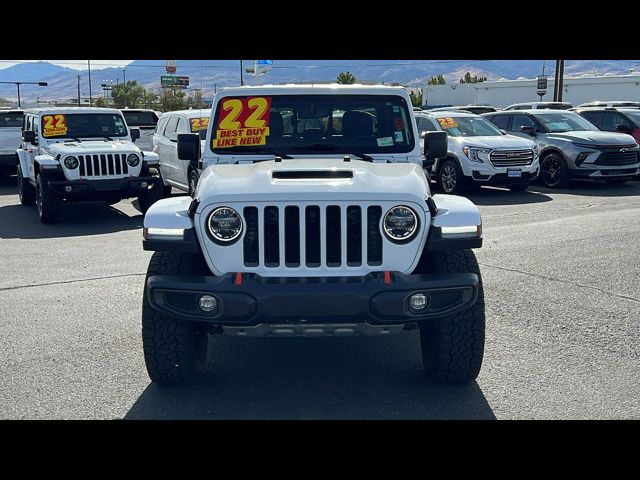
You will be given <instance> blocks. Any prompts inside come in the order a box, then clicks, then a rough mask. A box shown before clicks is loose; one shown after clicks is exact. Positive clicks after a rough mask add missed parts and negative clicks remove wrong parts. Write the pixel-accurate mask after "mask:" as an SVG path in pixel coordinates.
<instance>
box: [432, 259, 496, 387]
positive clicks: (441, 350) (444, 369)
mask: <svg viewBox="0 0 640 480" xmlns="http://www.w3.org/2000/svg"><path fill="white" fill-rule="evenodd" d="M423 260H424V262H421V264H424V266H425V269H427V270H428V271H430V272H433V273H475V274H476V275H478V278H479V280H480V285H479V291H478V299H477V301H476V303H475V304H474V305H473V306H472V307H471V308H469V309H468V310H465V311H463V312H460V313H457V314H454V315H450V316H448V317H443V318H440V319H435V320H427V321H424V322H421V326H420V344H421V348H422V361H423V363H424V368H425V373H426V376H427V378H428V379H429V380H434V381H437V382H445V383H469V382H471V381H473V380H475V379H476V378H477V377H478V374H479V373H480V368H481V366H482V357H483V356H484V335H485V313H484V291H483V288H482V277H481V276H480V268H479V266H478V261H477V260H476V257H475V255H474V253H473V252H472V251H471V250H452V251H443V252H432V253H429V254H428V255H427V256H426V258H424V259H423Z"/></svg>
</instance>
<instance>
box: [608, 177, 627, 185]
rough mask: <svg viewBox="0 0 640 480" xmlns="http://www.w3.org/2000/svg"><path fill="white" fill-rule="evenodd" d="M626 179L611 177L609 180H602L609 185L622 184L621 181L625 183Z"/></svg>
mask: <svg viewBox="0 0 640 480" xmlns="http://www.w3.org/2000/svg"><path fill="white" fill-rule="evenodd" d="M627 180H628V179H627V178H612V179H609V180H605V181H604V182H605V183H607V184H609V185H622V184H623V183H626V182H627Z"/></svg>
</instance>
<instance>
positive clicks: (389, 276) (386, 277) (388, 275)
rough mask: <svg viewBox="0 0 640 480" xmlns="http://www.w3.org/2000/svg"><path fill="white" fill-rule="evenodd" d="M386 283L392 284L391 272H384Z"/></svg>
mask: <svg viewBox="0 0 640 480" xmlns="http://www.w3.org/2000/svg"><path fill="white" fill-rule="evenodd" d="M384 284H385V285H391V272H384Z"/></svg>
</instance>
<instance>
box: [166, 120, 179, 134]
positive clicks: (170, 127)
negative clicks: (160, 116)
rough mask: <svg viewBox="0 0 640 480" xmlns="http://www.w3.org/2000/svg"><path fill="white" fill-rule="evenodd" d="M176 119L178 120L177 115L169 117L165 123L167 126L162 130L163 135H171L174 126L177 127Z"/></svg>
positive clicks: (174, 129)
mask: <svg viewBox="0 0 640 480" xmlns="http://www.w3.org/2000/svg"><path fill="white" fill-rule="evenodd" d="M178 120H179V119H178V117H171V118H170V119H169V122H168V123H167V128H166V129H165V131H164V136H165V137H169V135H171V134H172V133H174V132H175V131H176V128H177V127H178Z"/></svg>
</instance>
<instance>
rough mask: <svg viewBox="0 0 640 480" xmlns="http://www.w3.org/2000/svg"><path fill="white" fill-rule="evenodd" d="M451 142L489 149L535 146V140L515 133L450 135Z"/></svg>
mask: <svg viewBox="0 0 640 480" xmlns="http://www.w3.org/2000/svg"><path fill="white" fill-rule="evenodd" d="M449 142H451V143H453V142H455V143H457V144H459V145H460V146H461V147H462V146H465V145H468V146H469V147H482V148H488V149H494V148H499V149H507V148H513V149H525V148H533V147H534V146H535V142H534V141H533V140H527V139H526V138H522V137H517V136H515V135H500V136H498V135H488V136H486V135H483V136H478V137H449Z"/></svg>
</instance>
